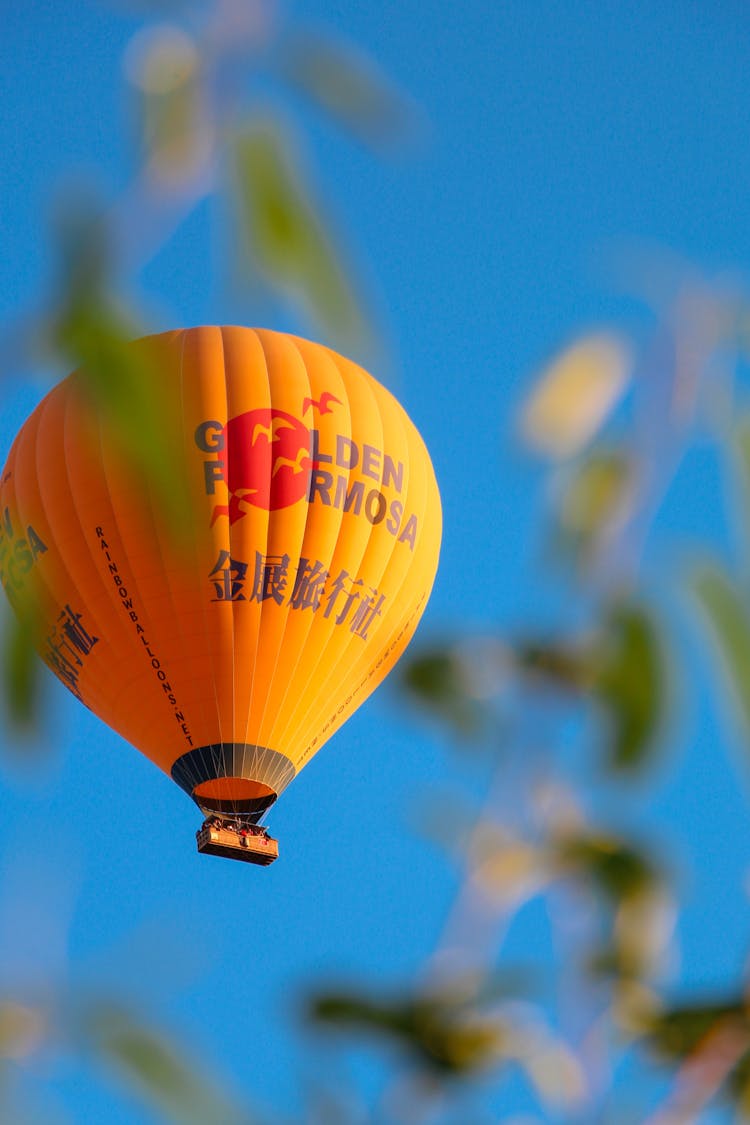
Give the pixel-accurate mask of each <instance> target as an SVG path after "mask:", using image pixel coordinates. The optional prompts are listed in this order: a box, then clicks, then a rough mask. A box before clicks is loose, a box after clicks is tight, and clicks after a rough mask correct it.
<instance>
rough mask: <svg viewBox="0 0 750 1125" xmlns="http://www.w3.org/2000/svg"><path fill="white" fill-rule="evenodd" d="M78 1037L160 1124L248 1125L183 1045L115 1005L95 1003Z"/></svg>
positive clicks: (244, 1115)
mask: <svg viewBox="0 0 750 1125" xmlns="http://www.w3.org/2000/svg"><path fill="white" fill-rule="evenodd" d="M83 1032H84V1036H85V1038H86V1040H87V1041H88V1043H89V1045H90V1049H91V1050H92V1051H93V1052H94V1053H95V1054H96V1055H97V1056H98V1057H99V1058H100V1059H101V1061H102V1062H103V1063H104V1064H105V1065H106V1066H107V1067H108V1068H109V1069H111V1070H112V1071H113V1072H114V1073H115V1074H116V1075H117V1077H118V1078H119V1079H120V1081H121V1082H122V1083H123V1085H124V1086H125V1087H126V1088H127V1089H130V1090H135V1091H137V1092H138V1093H139V1094H140V1095H141V1096H142V1097H143V1098H144V1100H145V1101H146V1103H148V1104H149V1105H150V1106H151V1108H152V1109H155V1110H156V1111H157V1112H158V1113H159V1114H160V1115H163V1117H164V1119H165V1120H170V1121H174V1122H177V1123H178V1125H205V1122H207V1121H210V1122H212V1123H215V1125H253V1122H254V1120H255V1118H254V1117H253V1116H251V1115H250V1113H249V1112H248V1111H247V1110H245V1109H243V1108H241V1107H239V1106H236V1105H233V1104H231V1102H230V1101H229V1100H228V1099H227V1096H226V1093H225V1091H224V1090H222V1089H220V1088H219V1086H218V1085H216V1084H214V1083H213V1082H211V1081H210V1080H209V1079H208V1077H206V1076H205V1075H204V1074H203V1067H202V1066H201V1065H200V1064H199V1063H198V1062H197V1060H195V1059H192V1058H188V1057H186V1051H185V1047H184V1045H183V1043H182V1042H181V1041H179V1040H177V1041H170V1039H169V1038H168V1037H167V1035H166V1034H165V1033H164V1032H162V1031H159V1032H157V1031H155V1030H154V1029H153V1028H151V1027H148V1026H146V1025H145V1024H144V1023H143V1021H142V1020H141V1019H137V1018H134V1017H133V1015H131V1013H129V1012H128V1011H126V1010H125V1009H124V1008H122V1007H121V1006H120V1005H115V1004H105V1003H102V1002H100V1003H97V1004H95V1005H93V1006H92V1007H91V1008H90V1009H89V1010H87V1011H86V1013H85V1016H84V1021H83Z"/></svg>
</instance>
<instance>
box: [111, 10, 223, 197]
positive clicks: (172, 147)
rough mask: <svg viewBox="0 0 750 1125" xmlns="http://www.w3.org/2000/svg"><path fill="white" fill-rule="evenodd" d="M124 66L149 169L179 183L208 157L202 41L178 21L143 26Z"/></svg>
mask: <svg viewBox="0 0 750 1125" xmlns="http://www.w3.org/2000/svg"><path fill="white" fill-rule="evenodd" d="M125 69H126V72H127V74H128V77H129V78H130V81H131V83H132V85H133V87H134V88H135V90H136V91H137V93H138V108H139V111H140V116H141V120H142V130H143V140H144V147H145V156H146V160H147V162H148V173H149V175H150V176H152V177H156V178H157V179H160V180H164V181H175V180H177V181H179V180H181V179H184V178H186V177H188V176H189V175H190V174H192V173H194V172H195V171H197V169H198V167H199V166H200V164H201V163H203V162H204V161H205V158H206V156H207V142H208V137H207V135H206V132H205V126H206V122H205V120H204V116H203V113H202V106H201V78H202V67H201V57H200V53H199V50H198V45H197V43H196V42H195V41H194V40H193V39H192V37H191V36H190V35H188V33H187V32H186V31H185V30H184V28H182V27H180V26H178V25H177V24H170V23H164V22H161V23H158V24H155V25H153V26H150V27H146V28H143V29H141V30H140V31H139V32H138V33H137V34H136V35H135V36H134V37H133V39H132V40H131V41H130V44H129V46H128V50H127V52H126V55H125Z"/></svg>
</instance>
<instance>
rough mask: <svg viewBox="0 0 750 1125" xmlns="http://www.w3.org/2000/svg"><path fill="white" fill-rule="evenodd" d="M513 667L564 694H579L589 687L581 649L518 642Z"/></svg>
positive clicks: (587, 667) (584, 653)
mask: <svg viewBox="0 0 750 1125" xmlns="http://www.w3.org/2000/svg"><path fill="white" fill-rule="evenodd" d="M513 658H514V661H515V664H516V667H517V668H518V669H519V670H520V671H521V672H523V673H524V674H525V675H528V676H533V677H537V678H539V679H541V680H544V681H547V682H548V683H549V684H551V685H554V686H555V687H557V688H562V689H563V690H565V691H572V692H575V693H576V694H578V693H579V692H585V691H587V690H588V689H589V688H590V687H591V682H592V677H591V667H590V662H589V659H588V652H587V649H586V648H585V647H584V646H582V645H574V644H566V643H563V644H558V643H556V642H554V641H536V640H521V641H518V642H517V643H516V645H515V646H514V648H513Z"/></svg>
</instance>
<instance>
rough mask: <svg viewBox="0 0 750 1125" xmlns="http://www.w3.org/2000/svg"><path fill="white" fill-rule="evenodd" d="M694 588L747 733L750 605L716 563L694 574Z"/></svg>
mask: <svg viewBox="0 0 750 1125" xmlns="http://www.w3.org/2000/svg"><path fill="white" fill-rule="evenodd" d="M692 587H693V591H694V593H695V596H696V598H697V600H698V604H699V606H700V607H701V609H702V610H703V613H704V614H705V617H706V620H707V622H708V624H709V626H710V628H711V632H712V635H713V639H714V642H715V644H716V645H717V647H718V650H719V653H720V657H721V662H722V664H723V667H724V670H725V673H726V676H727V678H728V680H729V683H730V686H731V691H732V698H733V701H734V703H735V705H736V708H737V710H738V712H739V713H740V715H741V716H742V720H743V723H744V727H745V734H746V736H747V735H750V608H749V606H748V602H747V599H746V597H745V596H744V594H743V592H742V591H740V589H739V588H738V587H737V584H736V583H735V582H734V581H733V580H732V578H731V577H730V576H729V575H728V574H726V572H725V571H724V570H723V569H722V568H721V567H720V566H719V565H718V564H715V565H712V566H704V567H703V568H702V569H701V570H699V571H698V572H697V573H696V574H695V575H694V576H693V581H692Z"/></svg>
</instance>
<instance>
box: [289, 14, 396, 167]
mask: <svg viewBox="0 0 750 1125" xmlns="http://www.w3.org/2000/svg"><path fill="white" fill-rule="evenodd" d="M281 65H282V70H283V72H284V74H285V75H286V77H287V78H288V79H289V80H290V81H291V82H292V83H293V84H294V85H296V86H298V87H299V88H300V89H301V90H302V92H303V93H304V94H306V95H307V97H309V98H311V99H312V100H313V101H314V102H316V103H317V104H318V105H319V106H320V107H321V108H322V109H323V110H324V111H325V112H326V113H328V114H330V115H331V117H333V118H334V120H336V121H337V122H339V123H340V124H341V125H343V126H344V127H345V128H347V129H349V130H351V132H352V133H354V135H355V136H357V137H358V138H360V139H361V140H364V141H366V142H367V143H369V144H371V145H374V146H376V147H377V148H379V149H382V148H384V147H388V146H391V145H393V144H394V143H396V142H399V141H403V140H405V139H406V138H407V137H408V136H409V135H411V134H412V133H413V131H414V127H415V114H414V110H413V108H412V106H411V104H410V103H409V102H408V100H407V99H406V98H405V97H404V96H403V95H402V94H400V93H399V92H398V91H397V90H396V88H395V86H394V85H393V83H392V82H390V81H389V80H388V79H387V78H386V76H385V75H384V74H383V73H382V71H381V70H380V69H379V67H377V66H376V65H375V63H374V62H373V61H372V60H371V59H369V58H366V57H365V56H364V55H362V53H361V52H359V51H355V50H354V49H353V48H352V47H351V46H348V45H347V44H345V43H343V42H341V41H340V40H333V39H331V38H324V37H323V36H321V35H318V34H314V33H309V32H308V33H307V34H297V35H296V36H294V37H292V38H291V39H290V40H289V41H288V43H287V44H286V49H285V52H284V54H283V55H282V61H281Z"/></svg>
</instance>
